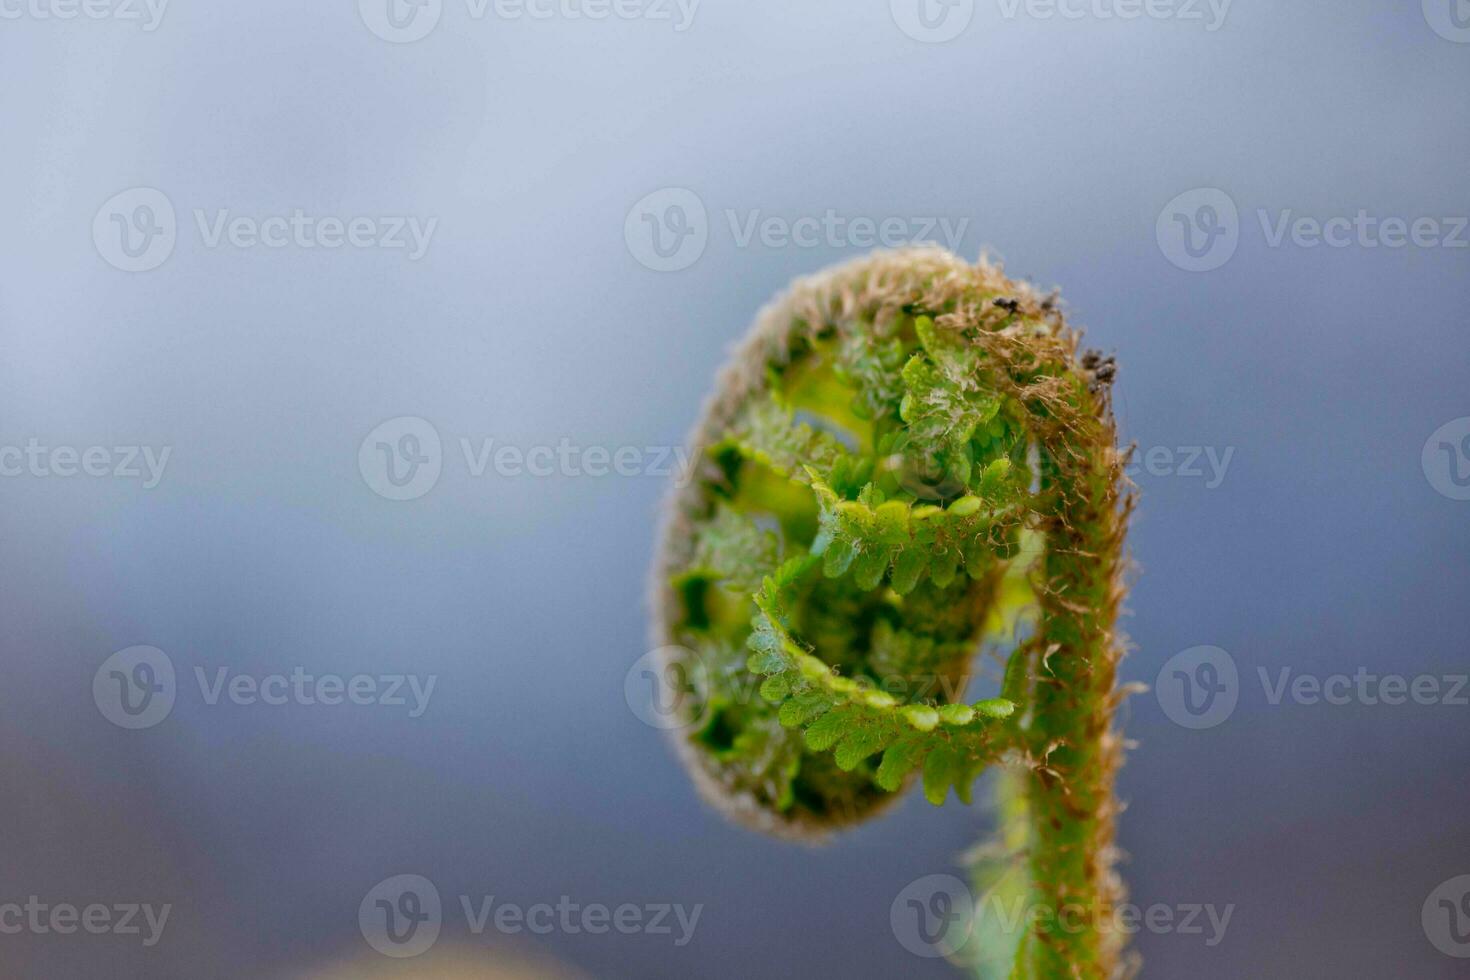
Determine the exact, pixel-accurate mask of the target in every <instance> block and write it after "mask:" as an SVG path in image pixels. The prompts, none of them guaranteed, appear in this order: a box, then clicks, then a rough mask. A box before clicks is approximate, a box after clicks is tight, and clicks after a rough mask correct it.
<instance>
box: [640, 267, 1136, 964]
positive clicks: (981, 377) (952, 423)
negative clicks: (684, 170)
mask: <svg viewBox="0 0 1470 980" xmlns="http://www.w3.org/2000/svg"><path fill="white" fill-rule="evenodd" d="M1112 376H1113V365H1112V362H1111V359H1103V358H1101V357H1100V356H1099V355H1097V354H1095V353H1091V352H1084V351H1082V350H1081V349H1080V348H1079V346H1078V336H1077V334H1076V333H1075V332H1074V331H1072V330H1071V329H1069V328H1068V327H1067V325H1066V324H1065V322H1064V319H1063V316H1062V313H1061V311H1060V310H1059V308H1058V307H1057V305H1056V303H1055V300H1054V298H1051V297H1045V296H1042V295H1040V294H1039V293H1037V292H1036V291H1035V290H1033V289H1032V288H1031V287H1029V286H1027V285H1025V284H1024V283H1019V282H1015V281H1012V280H1010V279H1008V278H1006V276H1005V275H1004V273H1003V272H1002V271H1001V270H1000V269H999V268H998V267H996V266H993V265H991V264H989V263H987V262H984V261H982V262H981V263H980V264H978V265H974V266H972V265H969V264H967V263H965V262H962V261H961V260H959V259H956V258H954V257H953V256H951V255H949V254H948V253H946V252H944V251H942V250H939V249H933V248H923V249H910V250H905V251H900V252H893V253H879V254H877V255H874V256H871V257H868V258H865V259H861V260H858V261H854V262H851V263H849V264H846V265H844V266H840V267H838V268H835V269H833V270H829V271H828V272H826V273H823V274H821V275H818V276H816V277H813V278H810V279H806V280H802V281H799V282H797V283H796V284H795V286H794V287H793V288H792V289H791V291H790V292H789V293H788V294H787V295H786V296H784V297H783V298H781V299H780V300H778V301H777V302H775V303H774V304H773V305H771V306H770V307H768V308H767V309H766V310H765V311H764V312H763V313H762V314H761V316H760V318H759V320H758V321H757V323H756V326H755V328H754V330H753V331H752V333H751V334H750V336H749V337H748V338H747V340H746V341H745V342H744V344H743V346H742V347H741V348H740V350H739V351H738V352H737V353H736V355H735V356H734V358H733V360H732V362H731V364H730V365H729V366H728V367H727V368H726V369H725V371H724V373H723V374H722V375H721V377H720V379H719V384H718V388H717V391H716V394H715V396H714V397H713V399H712V400H711V401H710V403H709V404H708V406H707V407H706V410H705V413H704V417H703V419H702V421H701V422H700V423H699V425H698V427H697V428H696V430H695V433H694V439H693V442H694V444H695V446H696V448H698V449H699V450H700V452H701V462H700V469H699V471H698V474H697V478H696V479H694V480H693V481H692V482H690V483H689V484H688V485H686V486H684V487H682V488H680V489H679V490H678V491H676V493H675V495H674V498H673V499H672V501H671V505H670V513H669V517H668V520H667V524H666V527H665V529H664V536H663V542H662V545H661V547H660V550H659V557H658V559H657V561H656V563H655V569H654V605H655V634H656V637H657V639H658V641H659V645H660V646H661V647H663V648H664V649H665V651H666V653H665V655H666V657H667V658H668V661H669V662H668V664H667V666H668V667H669V668H670V669H675V670H677V671H678V672H679V673H680V676H682V677H684V678H686V680H687V686H688V689H689V696H688V697H686V698H684V699H683V701H682V703H681V705H680V710H681V711H682V712H683V713H684V715H685V721H686V723H687V724H686V726H685V727H684V728H683V729H681V730H680V731H678V732H676V734H675V741H676V745H677V746H678V749H679V752H680V755H681V757H682V758H683V760H684V762H685V764H686V766H687V767H688V768H689V770H690V772H691V774H692V775H693V777H694V779H695V782H696V784H697V785H698V787H699V789H700V790H701V792H702V794H703V795H704V796H705V797H706V798H707V799H709V800H710V801H712V802H713V803H715V804H716V805H717V806H719V807H721V808H722V809H723V810H724V811H725V812H727V813H728V814H730V815H731V816H732V817H733V818H735V819H736V820H738V821H740V822H741V823H743V824H746V825H748V826H752V827H755V828H757V829H760V830H763V831H766V832H769V833H773V834H777V835H780V836H785V837H791V838H798V839H810V838H816V837H821V836H824V835H826V834H827V833H829V832H831V831H832V830H835V829H838V828H841V827H843V826H847V825H851V824H853V823H856V822H858V821H861V820H863V819H865V818H867V817H869V816H871V815H873V814H875V813H876V812H878V811H879V810H880V809H881V808H882V807H883V806H884V805H886V804H888V803H890V802H892V801H893V800H894V799H896V798H897V797H898V796H899V795H900V794H901V793H902V791H903V789H904V788H905V787H906V786H907V785H908V784H909V783H910V782H911V781H914V780H917V781H919V782H921V783H922V786H923V791H924V795H925V796H926V797H928V799H929V800H930V801H931V802H933V803H935V804H939V803H942V802H944V800H945V799H946V798H947V796H948V794H949V792H950V790H951V789H953V790H954V791H955V793H956V794H957V795H958V796H959V797H960V798H961V799H962V800H964V801H965V802H968V801H969V799H970V793H971V787H972V786H973V784H974V782H975V780H976V778H977V777H978V776H979V775H980V773H981V772H982V771H983V770H984V769H986V768H987V767H989V766H991V765H992V764H995V763H1005V764H1006V766H1005V769H1006V771H1005V773H1004V775H1003V778H1002V779H1001V781H1000V783H999V785H1000V787H1001V789H1000V792H1001V794H1002V797H1003V801H1002V802H1003V805H1002V806H1001V808H1000V809H1001V812H1002V814H1003V818H1004V819H1005V821H1006V823H1005V825H1004V826H1003V828H1002V833H1001V835H1000V839H999V841H998V842H997V845H996V846H995V847H992V848H989V849H988V850H987V853H990V854H992V855H999V857H998V858H995V857H992V859H989V860H987V861H985V862H983V863H982V864H981V865H980V866H979V869H978V870H977V871H976V881H977V884H979V885H981V886H982V887H985V888H991V887H1004V888H1006V889H1008V890H1009V891H1010V892H1011V893H1012V894H1021V895H1022V896H1023V897H1024V899H1025V900H1026V901H1027V902H1029V903H1031V904H1033V905H1038V906H1042V907H1046V908H1050V909H1052V910H1061V909H1063V908H1073V909H1084V910H1088V911H1089V912H1090V913H1091V914H1092V916H1093V918H1092V920H1091V921H1093V922H1094V923H1096V922H1097V914H1098V912H1097V910H1103V911H1104V914H1106V910H1109V909H1112V908H1114V907H1116V904H1117V901H1118V900H1119V898H1120V894H1121V885H1120V883H1119V881H1118V879H1117V876H1116V875H1115V873H1114V871H1113V859H1114V853H1113V819H1114V814H1115V810H1116V806H1115V803H1114V797H1113V789H1112V786H1113V777H1114V773H1115V771H1116V769H1117V767H1118V765H1119V762H1120V758H1121V744H1120V739H1119V736H1118V735H1117V733H1116V732H1115V731H1114V729H1113V726H1112V716H1113V712H1114V708H1115V707H1116V705H1117V702H1118V698H1119V695H1118V692H1117V690H1116V688H1115V674H1116V666H1117V662H1118V659H1119V655H1120V643H1119V640H1118V638H1117V637H1116V635H1115V628H1114V624H1115V620H1116V618H1117V612H1118V605H1119V601H1120V599H1121V597H1122V593H1123V587H1122V584H1121V581H1122V572H1123V565H1124V560H1123V556H1122V549H1123V537H1124V532H1125V528H1126V523H1127V517H1128V513H1129V511H1130V509H1131V503H1132V499H1131V496H1130V495H1129V494H1128V492H1127V490H1126V481H1125V478H1124V476H1123V466H1124V454H1123V453H1122V452H1120V451H1119V450H1118V449H1117V448H1116V435H1115V428H1114V423H1113V418H1112V412H1111V405H1110V396H1109V391H1110V384H1111V381H1112ZM1018 606H1024V607H1026V608H1027V609H1029V610H1030V613H1029V616H1027V617H1025V618H1023V619H1022V621H1021V622H1022V623H1023V625H1022V626H1021V627H1020V628H1019V629H1017V630H1013V631H1012V633H1013V635H1014V636H1016V637H1019V639H1018V641H1017V642H1016V644H1015V646H1014V648H1013V649H1012V650H1011V651H1010V652H1009V656H1008V658H1006V660H1005V667H1004V670H1003V672H1001V679H1000V682H999V690H998V691H997V692H995V693H996V694H997V695H998V696H995V697H990V698H986V699H983V700H978V701H972V702H968V703H967V702H966V701H965V700H964V699H963V695H964V692H965V689H966V683H967V681H968V679H969V677H970V674H971V673H972V671H973V670H974V669H975V667H974V662H975V660H976V657H977V653H978V651H979V650H980V649H981V646H982V641H983V640H984V639H985V637H986V636H987V634H989V633H991V632H992V631H993V630H994V629H995V627H996V626H997V624H998V623H999V622H1000V621H1001V619H1002V618H1003V616H1004V615H1005V613H1006V612H1007V611H1008V610H1014V609H1015V608H1016V607H1018ZM1036 921H1037V922H1043V921H1046V920H1045V918H1044V917H1037V918H1036ZM1118 934H1119V933H1118V931H1117V930H1114V929H1104V928H1096V927H1093V928H1084V929H1071V930H1059V929H1054V928H1046V927H1044V926H1040V925H1037V926H1033V927H1031V928H1030V930H1029V931H1028V932H1026V933H1025V934H1024V935H1020V936H1014V937H1011V939H1010V945H1009V946H1008V947H1007V948H1006V949H1005V950H1004V952H1003V953H1002V954H1001V955H1003V956H1004V957H1005V958H1006V962H1007V963H1008V964H1010V966H1009V969H1010V971H1011V975H1012V976H1014V977H1079V978H1081V977H1086V978H1093V977H1106V976H1110V975H1111V974H1112V973H1113V972H1114V971H1115V970H1116V969H1117V965H1118V962H1119V957H1120V954H1121V951H1120V949H1119V943H1118V942H1117V941H1116V937H1117V935H1118ZM986 955H988V956H990V957H991V958H992V959H991V961H992V962H993V960H994V957H995V956H996V953H995V950H994V949H993V948H992V949H990V950H989V951H988V952H987V954H986Z"/></svg>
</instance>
